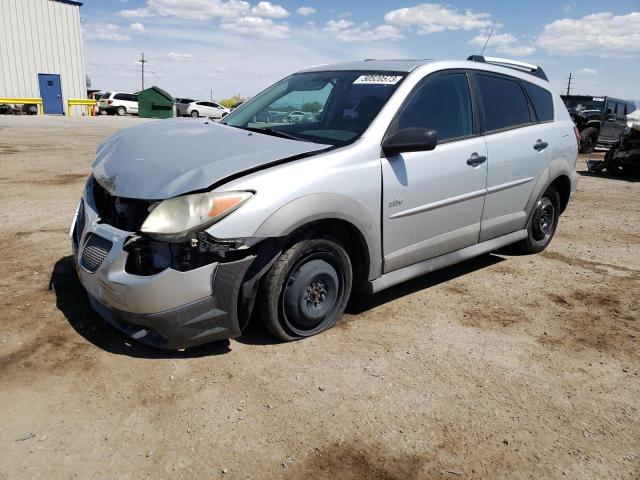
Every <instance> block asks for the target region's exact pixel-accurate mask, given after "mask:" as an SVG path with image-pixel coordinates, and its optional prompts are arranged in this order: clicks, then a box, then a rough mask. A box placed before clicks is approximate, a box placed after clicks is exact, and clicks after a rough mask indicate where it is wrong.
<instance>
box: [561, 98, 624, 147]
mask: <svg viewBox="0 0 640 480" xmlns="http://www.w3.org/2000/svg"><path fill="white" fill-rule="evenodd" d="M561 98H562V101H563V102H564V104H565V105H566V107H567V110H569V114H570V115H571V119H572V120H573V122H574V123H575V124H576V127H578V130H579V131H580V153H591V152H593V150H594V148H595V147H606V148H609V147H611V146H612V145H613V144H614V143H615V142H616V141H617V140H618V138H619V137H620V134H621V133H622V131H623V130H624V128H625V124H626V118H627V117H626V116H627V115H629V114H630V113H632V112H633V111H634V110H635V109H636V106H635V103H634V102H632V101H629V100H621V99H619V98H613V97H594V96H591V95H561Z"/></svg>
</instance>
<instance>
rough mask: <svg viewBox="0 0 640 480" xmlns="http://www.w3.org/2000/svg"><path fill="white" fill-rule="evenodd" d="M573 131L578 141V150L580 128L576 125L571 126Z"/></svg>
mask: <svg viewBox="0 0 640 480" xmlns="http://www.w3.org/2000/svg"><path fill="white" fill-rule="evenodd" d="M573 133H575V134H576V142H578V150H580V130H578V127H573Z"/></svg>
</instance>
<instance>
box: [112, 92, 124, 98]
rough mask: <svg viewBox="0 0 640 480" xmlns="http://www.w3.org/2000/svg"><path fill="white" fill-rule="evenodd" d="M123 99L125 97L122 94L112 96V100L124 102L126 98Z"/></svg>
mask: <svg viewBox="0 0 640 480" xmlns="http://www.w3.org/2000/svg"><path fill="white" fill-rule="evenodd" d="M125 97H126V95H125V94H124V93H116V94H115V95H114V96H113V99H114V100H126V98H125Z"/></svg>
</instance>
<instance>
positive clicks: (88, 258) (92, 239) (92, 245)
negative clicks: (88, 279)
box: [80, 234, 113, 273]
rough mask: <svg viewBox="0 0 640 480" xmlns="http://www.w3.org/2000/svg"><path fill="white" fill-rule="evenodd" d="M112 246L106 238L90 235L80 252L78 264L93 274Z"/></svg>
mask: <svg viewBox="0 0 640 480" xmlns="http://www.w3.org/2000/svg"><path fill="white" fill-rule="evenodd" d="M112 246H113V243H111V242H110V241H109V240H107V239H106V238H102V237H100V236H98V235H95V234H91V235H90V236H89V238H88V239H87V242H86V243H85V246H84V249H83V250H82V258H81V259H80V264H81V265H82V266H83V267H84V268H86V269H87V270H89V271H90V272H91V273H93V272H95V271H96V270H97V269H98V267H99V266H100V265H101V264H102V262H104V259H105V258H107V255H108V254H109V250H111V247H112Z"/></svg>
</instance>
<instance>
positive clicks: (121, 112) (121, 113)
mask: <svg viewBox="0 0 640 480" xmlns="http://www.w3.org/2000/svg"><path fill="white" fill-rule="evenodd" d="M116 113H117V114H118V116H119V117H124V116H125V115H126V114H127V109H126V108H124V107H118V108H117V109H116Z"/></svg>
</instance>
